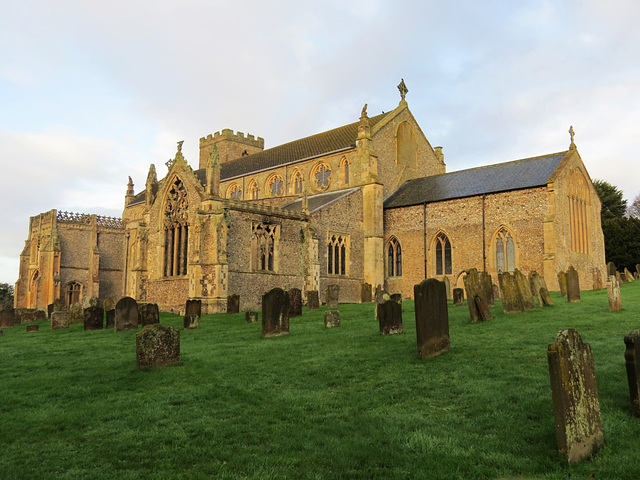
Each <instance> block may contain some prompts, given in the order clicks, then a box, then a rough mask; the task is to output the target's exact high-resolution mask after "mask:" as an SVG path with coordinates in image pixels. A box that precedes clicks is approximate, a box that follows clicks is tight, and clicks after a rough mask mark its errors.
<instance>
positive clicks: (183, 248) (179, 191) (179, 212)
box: [164, 178, 189, 277]
mask: <svg viewBox="0 0 640 480" xmlns="http://www.w3.org/2000/svg"><path fill="white" fill-rule="evenodd" d="M188 207H189V201H188V199H187V189H186V188H185V186H184V184H183V183H182V180H180V179H179V178H175V179H174V181H173V183H172V184H171V186H170V187H169V191H168V192H167V199H166V202H165V207H164V276H165V277H174V276H177V275H186V274H187V250H188V246H189V224H188V219H189V218H188Z"/></svg>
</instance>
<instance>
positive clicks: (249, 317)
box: [244, 310, 258, 323]
mask: <svg viewBox="0 0 640 480" xmlns="http://www.w3.org/2000/svg"><path fill="white" fill-rule="evenodd" d="M244 320H245V322H247V323H256V322H257V321H258V312H255V311H253V310H250V311H248V312H246V313H245V314H244Z"/></svg>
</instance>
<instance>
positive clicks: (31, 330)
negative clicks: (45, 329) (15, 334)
mask: <svg viewBox="0 0 640 480" xmlns="http://www.w3.org/2000/svg"><path fill="white" fill-rule="evenodd" d="M39 331H40V325H27V332H29V333H35V332H39Z"/></svg>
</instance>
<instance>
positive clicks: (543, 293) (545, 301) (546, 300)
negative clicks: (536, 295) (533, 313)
mask: <svg viewBox="0 0 640 480" xmlns="http://www.w3.org/2000/svg"><path fill="white" fill-rule="evenodd" d="M540 298H541V299H542V305H543V306H545V307H552V306H553V299H552V298H551V295H549V290H547V288H546V287H541V288H540Z"/></svg>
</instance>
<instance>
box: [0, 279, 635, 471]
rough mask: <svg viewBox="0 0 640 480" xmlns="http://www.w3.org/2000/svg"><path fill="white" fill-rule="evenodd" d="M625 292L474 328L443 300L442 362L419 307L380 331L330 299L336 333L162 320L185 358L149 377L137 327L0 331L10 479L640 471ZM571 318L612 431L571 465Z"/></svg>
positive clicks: (2, 455) (629, 292)
mask: <svg viewBox="0 0 640 480" xmlns="http://www.w3.org/2000/svg"><path fill="white" fill-rule="evenodd" d="M620 288H621V291H620V297H621V310H620V311H618V312H612V311H610V309H609V299H608V294H607V289H606V288H605V289H603V290H598V291H593V292H592V291H582V292H581V293H580V299H581V300H580V302H578V303H570V302H568V301H567V298H563V297H561V296H560V294H554V293H552V294H551V296H552V299H553V302H554V305H553V306H548V307H544V308H540V307H538V308H536V309H535V310H526V311H523V312H521V313H516V314H507V313H504V312H503V308H502V305H501V301H496V303H495V306H493V307H490V310H491V317H492V318H491V319H490V320H487V321H478V322H476V323H472V322H471V321H470V311H469V309H468V308H467V306H466V300H465V305H461V306H453V302H451V301H449V302H448V312H449V335H450V349H449V350H448V351H444V352H443V353H441V354H439V355H437V356H434V357H430V358H420V357H419V355H418V347H417V343H416V324H415V317H414V311H415V310H414V302H413V301H408V300H404V301H402V312H403V313H402V315H403V326H402V333H398V334H395V335H381V334H380V327H379V325H378V322H377V321H376V319H375V317H376V304H375V303H370V304H360V305H358V304H340V305H338V307H337V308H334V307H331V309H330V310H337V311H338V312H339V326H336V327H334V328H326V327H325V312H326V311H327V310H328V309H327V307H326V306H322V307H320V308H319V309H318V310H309V309H308V308H307V307H303V308H302V316H297V317H293V316H292V317H291V318H290V319H289V334H288V335H283V336H275V337H273V338H263V335H262V328H263V326H262V325H261V322H260V321H258V322H253V321H252V322H248V321H247V320H246V314H245V312H243V311H240V312H239V313H234V314H215V315H203V316H202V317H201V319H200V322H199V325H198V326H195V328H184V327H185V326H186V325H187V324H189V325H190V326H191V318H189V320H190V322H186V321H185V319H184V317H183V316H179V315H173V314H166V313H161V314H160V323H161V324H164V325H168V326H171V327H174V328H175V329H177V330H179V332H180V335H179V342H180V345H179V347H180V348H179V350H180V360H179V362H178V363H176V364H173V365H169V366H165V367H162V368H150V369H149V368H138V366H137V364H136V335H137V334H139V333H140V332H141V331H142V330H141V328H140V329H137V330H136V329H130V330H124V331H118V332H114V330H113V329H102V330H87V331H85V330H84V328H83V325H82V324H72V325H70V326H69V328H64V329H61V330H51V326H50V323H49V321H46V320H41V321H37V322H33V323H34V324H36V325H38V326H39V331H37V332H27V328H26V326H25V324H22V325H17V326H14V327H12V328H4V329H3V335H2V336H1V337H0V361H1V364H2V368H1V369H0V385H1V386H2V388H1V389H0V412H1V413H0V478H3V479H4V478H6V479H22V478H25V479H26V478H38V479H48V478H51V479H54V478H55V479H74V480H77V479H85V478H86V479H110V480H111V479H114V478H118V479H169V478H172V479H173V478H185V479H187V478H188V479H210V478H255V479H258V478H259V479H276V478H363V479H364V478H366V479H371V478H385V479H387V478H424V479H498V478H527V479H568V478H571V479H572V480H575V479H582V478H584V479H587V478H601V479H637V478H640V451H639V449H638V447H639V446H640V418H639V417H635V416H633V408H632V405H631V402H630V395H629V387H628V383H627V375H626V371H625V356H624V355H625V343H624V337H625V336H626V335H628V334H629V332H631V331H632V330H635V329H638V328H640V282H634V283H625V284H622V285H621V287H620ZM241 301H242V299H240V302H241ZM240 305H241V303H240ZM260 317H262V313H260ZM260 320H262V318H260ZM147 328H149V327H147ZM568 328H574V329H576V331H577V332H579V334H580V336H581V337H582V340H583V341H584V342H586V343H589V345H590V346H591V350H592V352H593V361H594V364H595V373H596V378H597V390H598V393H599V403H600V409H601V416H602V430H603V438H604V444H603V446H602V447H601V448H600V449H599V450H598V452H597V453H596V454H595V456H593V457H592V458H591V459H590V460H583V461H580V462H576V463H572V464H568V463H567V462H566V460H564V459H563V457H562V456H561V455H560V454H559V453H558V441H557V439H556V429H555V424H554V407H553V400H552V393H551V385H550V375H549V368H548V363H547V349H548V346H549V344H552V343H553V342H555V341H556V336H557V335H558V331H559V330H561V329H568ZM426 354H428V352H426Z"/></svg>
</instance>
